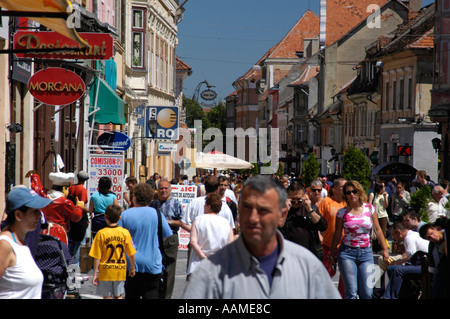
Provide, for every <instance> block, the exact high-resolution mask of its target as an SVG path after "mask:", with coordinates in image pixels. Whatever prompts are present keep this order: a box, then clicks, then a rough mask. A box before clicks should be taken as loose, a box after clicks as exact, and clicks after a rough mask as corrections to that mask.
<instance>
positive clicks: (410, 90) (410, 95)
mask: <svg viewBox="0 0 450 319" xmlns="http://www.w3.org/2000/svg"><path fill="white" fill-rule="evenodd" d="M407 94H408V95H407V99H408V100H407V102H406V103H407V104H406V107H407V108H408V109H412V106H413V105H412V104H413V101H414V98H413V97H414V92H413V86H412V78H409V79H408V91H407Z"/></svg>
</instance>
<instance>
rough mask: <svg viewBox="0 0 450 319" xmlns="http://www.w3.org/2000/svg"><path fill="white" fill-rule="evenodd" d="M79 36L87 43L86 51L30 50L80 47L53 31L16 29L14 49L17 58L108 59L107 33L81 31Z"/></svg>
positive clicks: (110, 44)
mask: <svg viewBox="0 0 450 319" xmlns="http://www.w3.org/2000/svg"><path fill="white" fill-rule="evenodd" d="M79 35H80V37H81V38H83V39H84V40H85V41H86V42H87V43H89V48H88V49H87V50H86V51H60V52H58V51H54V52H40V53H39V52H32V50H33V49H65V48H80V44H79V43H78V42H76V41H75V40H72V39H69V38H67V37H65V36H63V35H61V34H60V33H58V32H54V31H40V32H30V31H18V32H16V33H15V34H14V50H30V52H29V53H28V52H27V53H15V55H16V56H17V57H18V58H40V59H78V60H109V59H110V58H111V57H112V56H113V47H114V44H113V38H112V36H111V35H110V34H108V33H89V32H81V33H79Z"/></svg>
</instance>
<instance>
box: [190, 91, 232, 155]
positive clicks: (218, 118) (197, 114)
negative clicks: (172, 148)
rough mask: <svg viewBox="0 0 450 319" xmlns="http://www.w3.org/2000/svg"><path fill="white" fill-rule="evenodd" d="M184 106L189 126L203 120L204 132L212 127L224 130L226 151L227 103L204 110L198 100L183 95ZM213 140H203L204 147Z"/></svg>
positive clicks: (192, 126)
mask: <svg viewBox="0 0 450 319" xmlns="http://www.w3.org/2000/svg"><path fill="white" fill-rule="evenodd" d="M183 107H184V110H185V112H186V125H187V126H188V127H191V128H194V127H195V125H194V121H201V122H202V134H204V133H205V131H206V130H207V129H208V128H210V127H215V128H218V129H219V130H221V131H222V132H223V135H224V137H223V143H224V146H223V149H222V151H223V152H225V143H226V140H225V132H226V120H227V117H226V106H225V103H222V102H221V103H219V104H218V105H216V106H215V107H213V108H212V109H210V110H209V111H208V112H204V111H203V108H202V107H201V105H200V104H199V103H198V102H197V101H192V100H191V99H189V98H187V97H186V96H183ZM210 142H211V141H209V140H203V145H202V147H203V148H204V147H205V146H206V145H208V143H210Z"/></svg>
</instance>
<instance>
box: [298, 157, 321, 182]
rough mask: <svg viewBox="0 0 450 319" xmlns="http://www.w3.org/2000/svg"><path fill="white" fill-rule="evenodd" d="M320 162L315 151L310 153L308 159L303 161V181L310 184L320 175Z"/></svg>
mask: <svg viewBox="0 0 450 319" xmlns="http://www.w3.org/2000/svg"><path fill="white" fill-rule="evenodd" d="M319 168H320V165H319V162H318V161H317V159H316V156H315V155H314V153H311V154H309V156H308V158H307V159H306V161H304V162H303V174H302V176H303V183H304V184H305V185H306V186H309V184H311V182H312V181H313V180H314V179H315V178H316V177H318V176H319Z"/></svg>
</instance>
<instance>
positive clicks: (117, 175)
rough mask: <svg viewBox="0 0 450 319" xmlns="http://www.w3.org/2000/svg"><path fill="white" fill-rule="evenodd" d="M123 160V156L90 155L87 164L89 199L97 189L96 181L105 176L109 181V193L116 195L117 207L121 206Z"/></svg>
mask: <svg viewBox="0 0 450 319" xmlns="http://www.w3.org/2000/svg"><path fill="white" fill-rule="evenodd" d="M124 169H125V159H124V155H123V154H107V155H105V154H90V155H89V164H88V173H89V181H88V194H89V197H90V196H91V195H92V194H93V193H95V192H96V191H97V190H98V189H97V188H98V181H99V180H100V178H101V177H103V176H107V177H109V178H110V179H111V182H112V187H111V191H112V192H113V193H114V194H116V196H117V200H118V201H119V205H121V206H122V205H123V191H124V180H123V177H124Z"/></svg>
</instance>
